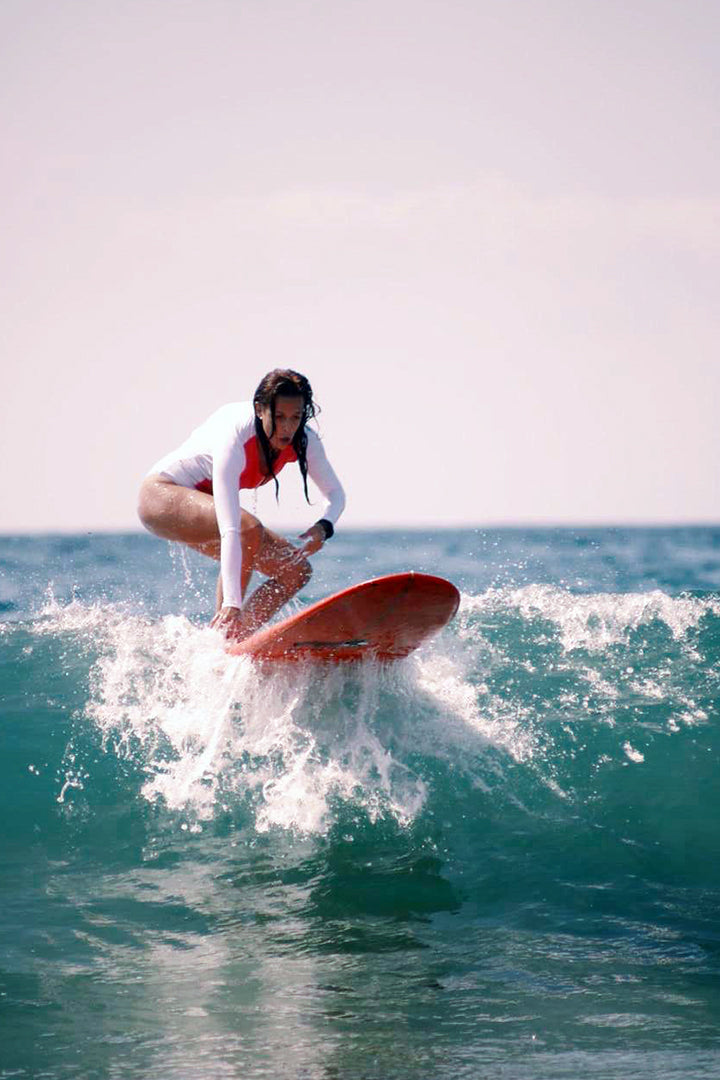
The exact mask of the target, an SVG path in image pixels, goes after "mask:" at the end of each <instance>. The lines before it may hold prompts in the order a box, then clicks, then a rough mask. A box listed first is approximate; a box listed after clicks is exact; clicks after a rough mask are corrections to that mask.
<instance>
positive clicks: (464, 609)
mask: <svg viewBox="0 0 720 1080" xmlns="http://www.w3.org/2000/svg"><path fill="white" fill-rule="evenodd" d="M507 609H516V610H517V611H518V612H519V614H520V615H521V616H522V617H523V618H524V619H533V618H540V619H544V620H547V621H548V622H550V623H553V624H554V625H555V626H556V627H557V629H558V632H559V638H560V641H561V643H562V646H563V648H564V649H565V650H566V651H568V652H571V651H573V650H576V649H585V650H588V651H590V652H599V651H602V650H603V649H606V648H607V647H608V646H610V645H615V644H618V643H621V642H624V641H626V640H627V638H628V635H629V634H630V633H631V631H633V630H635V629H637V628H638V627H640V626H646V625H648V624H650V623H652V622H655V621H659V622H662V623H664V624H665V625H666V626H667V627H668V629H669V630H670V632H671V633H672V635H673V637H674V638H675V639H680V638H683V637H684V636H685V635H686V634H687V632H688V631H689V630H690V629H692V628H693V627H696V626H697V625H698V623H699V622H700V620H701V619H702V618H703V617H704V616H705V615H707V614H708V613H710V612H711V613H713V614H715V615H719V614H720V601H719V600H717V599H716V598H703V599H700V598H697V597H692V596H669V595H668V594H667V593H664V592H662V591H661V590H660V589H654V590H652V591H651V592H647V593H594V594H591V595H578V594H576V593H571V592H568V591H567V590H566V589H561V588H558V587H557V586H554V585H526V586H523V587H522V588H517V589H512V588H502V589H488V590H487V591H486V592H484V593H482V594H481V595H480V596H463V600H462V604H461V608H460V611H461V615H463V614H466V615H467V614H468V613H471V612H473V613H483V612H487V613H493V612H497V611H499V610H507Z"/></svg>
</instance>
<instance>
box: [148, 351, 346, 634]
mask: <svg viewBox="0 0 720 1080" xmlns="http://www.w3.org/2000/svg"><path fill="white" fill-rule="evenodd" d="M315 412H316V408H315V404H314V402H313V396H312V388H311V386H310V383H309V382H308V380H307V379H306V378H305V376H304V375H300V374H298V372H296V371H291V370H289V369H288V370H281V369H276V370H275V371H271V372H269V374H267V375H266V376H265V377H264V379H262V381H261V382H260V385H259V386H258V388H257V390H256V391H255V395H254V397H253V400H252V402H241V403H236V404H230V405H224V406H223V407H222V408H220V409H218V410H217V412H214V413H213V414H212V416H210V417H209V418H208V419H207V420H206V421H205V422H204V423H203V424H201V426H200V427H199V428H196V430H195V431H193V433H192V434H191V435H190V436H189V438H188V439H186V441H185V442H184V443H183V444H182V445H181V446H180V447H178V449H177V450H174V451H172V453H170V454H166V455H165V457H163V458H161V459H160V461H158V462H157V463H156V464H155V465H154V466H153V468H152V469H151V471H150V472H149V473H148V475H147V476H146V477H145V479H144V481H143V484H142V487H141V488H140V497H139V501H138V514H139V516H140V520H141V521H142V523H143V525H144V526H145V528H146V529H149V531H150V532H152V533H155V535H156V536H160V537H162V538H163V539H165V540H177V541H179V542H180V543H183V544H187V545H188V547H191V548H194V550H195V551H199V552H201V553H202V554H203V555H209V556H210V557H211V558H213V559H219V561H220V576H219V578H218V588H217V604H216V612H215V617H214V618H213V620H212V625H213V626H215V627H217V628H218V629H219V630H221V631H222V632H223V633H225V634H226V636H227V637H230V638H233V639H234V640H242V639H243V638H246V637H248V636H249V635H250V634H252V633H254V631H255V630H257V629H258V627H259V626H262V624H263V623H264V622H266V621H267V620H268V619H269V618H271V616H272V615H274V614H275V612H276V611H277V610H278V609H279V608H280V607H282V605H283V604H284V603H286V601H288V600H289V599H290V598H291V597H293V596H294V595H295V594H296V593H297V592H298V591H299V590H300V589H302V588H303V586H304V585H307V583H308V581H309V580H310V577H311V575H312V567H311V565H310V562H309V560H308V556H309V555H314V554H315V552H316V551H319V550H320V548H321V547H322V546H323V544H324V543H325V541H326V540H329V539H330V537H331V536H332V535H333V532H334V527H335V525H336V523H337V521H338V518H339V517H340V515H341V514H342V512H343V510H344V508H345V492H344V491H343V487H342V484H341V483H340V481H339V480H338V478H337V476H336V474H335V472H334V470H333V468H332V466H331V465H330V462H329V461H328V459H327V457H326V455H325V449H324V447H323V444H322V442H321V440H320V437H319V436H318V435H317V434H316V432H315V431H313V430H312V429H311V428H308V427H307V426H306V425H307V422H308V420H310V419H311V418H312V417H313V416H315ZM289 461H297V463H298V465H299V467H300V473H301V475H302V478H303V485H304V488H305V498H306V499H307V501H308V502H309V501H310V499H309V496H308V489H307V478H308V476H309V477H310V479H311V480H312V481H313V482H314V483H315V484H316V485H317V487H318V488H319V490H320V491H321V492H322V494H323V495H324V496H325V499H326V500H327V505H326V506H325V508H324V510H323V514H322V517H321V518H320V519H319V520H318V521H317V522H316V523H315V524H314V525H312V526H311V527H310V528H309V529H307V530H306V531H305V532H304V533H302V534H301V536H300V539H301V540H304V544H303V545H302V547H300V548H297V547H295V546H294V545H293V544H291V543H290V542H289V541H288V540H285V539H284V538H283V537H281V536H278V535H277V534H276V533H274V532H271V531H270V529H266V528H265V526H264V525H263V524H262V523H261V522H260V521H259V520H258V519H257V518H256V517H254V515H253V514H250V513H249V512H248V511H247V510H245V509H244V508H243V506H242V492H243V491H244V490H247V489H252V488H258V487H260V486H261V485H262V484H266V483H267V482H268V481H269V480H270V479H272V480H274V481H275V488H276V492H277V491H278V480H277V474H278V473H279V472H280V470H281V469H283V468H284V467H285V465H287V463H288V462H289ZM238 492H240V496H239V497H238ZM253 570H259V571H260V573H262V574H265V575H266V576H267V581H265V582H263V584H262V585H260V586H259V587H258V588H257V589H256V590H255V592H254V593H253V594H252V596H251V597H250V598H249V599H248V600H247V602H246V601H245V595H246V592H247V589H248V585H249V583H250V577H251V575H252V573H253Z"/></svg>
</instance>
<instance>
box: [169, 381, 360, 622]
mask: <svg viewBox="0 0 720 1080" xmlns="http://www.w3.org/2000/svg"><path fill="white" fill-rule="evenodd" d="M305 433H306V435H307V467H308V476H309V477H310V479H311V480H312V481H313V483H314V484H316V485H317V487H318V488H319V490H320V491H321V493H322V494H323V495H324V496H325V499H326V500H327V505H326V507H325V509H324V510H323V512H322V514H320V517H321V518H325V519H326V520H327V521H331V522H332V524H333V525H335V524H336V523H337V521H338V518H339V517H340V515H341V514H342V512H343V510H344V509H345V492H344V491H343V487H342V484H341V483H340V481H339V480H338V478H337V476H336V474H335V471H334V469H333V467H332V465H331V464H330V462H329V461H328V459H327V457H326V455H325V449H324V447H323V444H322V442H321V441H320V438H319V436H318V435H317V434H316V433H315V432H314V431H312V430H311V429H310V428H306V429H305ZM289 461H297V454H296V453H295V450H294V448H293V447H292V445H291V446H288V447H286V449H285V450H283V451H281V453H280V454H279V455H278V457H276V459H275V461H274V462H273V471H274V472H275V474H276V475H277V474H278V473H279V472H280V470H281V469H282V468H283V467H284V466H285V465H287V463H288V462H289ZM152 473H160V474H161V475H163V476H166V477H167V478H168V479H169V480H172V481H174V483H176V484H180V485H181V486H182V487H190V488H196V489H197V490H198V491H205V492H208V493H210V494H212V495H213V497H214V499H215V513H216V515H217V523H218V529H219V531H220V572H221V574H222V585H223V607H237V608H239V607H241V606H242V598H241V594H240V573H241V570H242V544H241V542H240V505H241V497H240V498H239V497H238V491H242V490H243V489H248V488H250V489H252V488H257V487H260V486H261V485H262V484H266V483H267V482H268V480H269V479H270V477H269V476H267V475H266V474H265V473H263V472H262V471H261V468H260V456H259V447H258V442H257V437H256V434H255V409H254V408H253V405H252V402H245V401H243V402H238V403H234V404H230V405H223V406H222V408H220V409H218V410H217V411H216V412H214V413H213V414H212V416H210V417H208V419H207V420H206V421H205V423H203V424H201V425H200V427H198V428H196V429H195V430H194V431H193V433H192V434H191V435H190V436H189V438H187V439H186V440H185V442H184V443H183V444H182V445H181V446H179V447H178V448H177V450H173V451H172V452H171V453H169V454H166V455H165V457H163V458H161V459H160V461H158V462H156V463H155V465H153V467H152V469H151V470H150V474H152ZM150 474H148V475H150Z"/></svg>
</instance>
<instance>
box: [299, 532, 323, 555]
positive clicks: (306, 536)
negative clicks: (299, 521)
mask: <svg viewBox="0 0 720 1080" xmlns="http://www.w3.org/2000/svg"><path fill="white" fill-rule="evenodd" d="M300 539H301V540H306V541H307V543H305V544H303V546H302V547H301V548H300V549H299V551H298V554H300V555H314V554H315V552H316V551H319V550H320V548H321V547H322V546H323V544H324V543H325V530H324V529H323V527H322V525H311V526H310V528H309V529H306V530H305V532H304V533H300Z"/></svg>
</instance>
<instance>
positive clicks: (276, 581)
mask: <svg viewBox="0 0 720 1080" xmlns="http://www.w3.org/2000/svg"><path fill="white" fill-rule="evenodd" d="M261 528H262V546H261V548H260V551H259V553H258V556H257V559H256V561H255V565H256V567H257V569H258V570H259V571H260V573H262V574H266V575H267V577H268V580H267V581H264V582H263V583H262V585H259V586H258V588H257V589H256V590H255V592H254V593H253V594H252V596H251V597H250V599H249V600H248V602H247V604H244V605H243V617H244V621H245V623H246V625H247V628H248V633H249V634H251V633H253V632H254V631H255V630H257V629H258V628H259V627H260V626H262V625H263V623H266V622H267V621H268V619H270V618H272V616H273V615H274V614H275V612H276V611H278V610H279V609H280V608H281V607H282V606H283V604H286V603H287V602H288V600H290V599H292V597H293V596H295V594H296V593H298V592H299V591H300V589H302V588H304V586H305V585H307V583H308V581H309V580H310V578H311V577H312V566H311V565H310V563H309V561H308V560H307V559H306V558H305V557H304V556H302V555H299V553H298V550H297V548H295V547H293V545H292V544H291V543H290V541H289V540H285V539H283V537H281V536H278V535H277V533H274V532H271V531H270V529H266V528H265V527H264V526H261Z"/></svg>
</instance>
